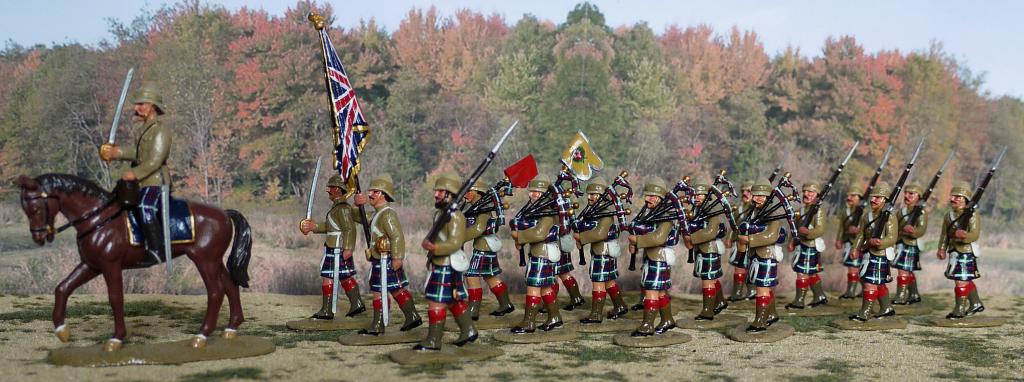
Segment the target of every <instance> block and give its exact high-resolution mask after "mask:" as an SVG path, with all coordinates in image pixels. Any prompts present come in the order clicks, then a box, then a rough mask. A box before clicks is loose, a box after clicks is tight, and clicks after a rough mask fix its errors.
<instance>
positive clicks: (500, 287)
mask: <svg viewBox="0 0 1024 382" xmlns="http://www.w3.org/2000/svg"><path fill="white" fill-rule="evenodd" d="M491 293H494V295H495V296H501V295H503V294H505V293H508V287H507V286H505V283H502V282H501V281H499V282H498V283H497V284H494V286H492V287H491Z"/></svg>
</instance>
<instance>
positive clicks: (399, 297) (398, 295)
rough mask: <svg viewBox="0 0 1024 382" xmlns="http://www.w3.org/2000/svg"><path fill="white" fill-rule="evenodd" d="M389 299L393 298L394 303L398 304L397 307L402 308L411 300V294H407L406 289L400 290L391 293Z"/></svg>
mask: <svg viewBox="0 0 1024 382" xmlns="http://www.w3.org/2000/svg"><path fill="white" fill-rule="evenodd" d="M391 297H394V298H395V302H397V303H398V306H402V305H405V303H406V302H409V300H411V299H412V294H409V291H408V290H407V289H405V288H402V289H399V290H398V291H396V292H394V293H391Z"/></svg>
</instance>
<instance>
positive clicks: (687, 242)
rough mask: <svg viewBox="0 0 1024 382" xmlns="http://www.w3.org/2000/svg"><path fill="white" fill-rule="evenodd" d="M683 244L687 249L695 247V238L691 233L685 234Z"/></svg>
mask: <svg viewBox="0 0 1024 382" xmlns="http://www.w3.org/2000/svg"><path fill="white" fill-rule="evenodd" d="M683 245H685V246H686V249H693V238H692V237H690V235H686V236H683Z"/></svg>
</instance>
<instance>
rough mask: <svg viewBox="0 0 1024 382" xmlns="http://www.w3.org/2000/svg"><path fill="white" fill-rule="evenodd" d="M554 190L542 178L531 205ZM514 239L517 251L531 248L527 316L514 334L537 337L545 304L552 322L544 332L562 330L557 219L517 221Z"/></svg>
mask: <svg viewBox="0 0 1024 382" xmlns="http://www.w3.org/2000/svg"><path fill="white" fill-rule="evenodd" d="M550 186H551V182H550V181H549V180H547V179H546V178H545V177H543V176H538V177H537V178H534V179H533V180H531V181H530V183H529V184H528V185H527V187H526V190H527V191H529V193H530V194H529V196H530V201H531V202H534V201H536V200H537V199H539V198H540V197H541V195H543V194H544V192H545V191H546V190H547V189H548V187H550ZM511 226H512V228H513V231H512V238H513V239H514V240H515V241H516V247H517V248H520V247H522V246H523V245H526V244H529V245H530V260H529V264H528V265H527V271H526V305H525V306H526V308H525V312H524V313H523V321H522V322H520V323H519V324H517V325H516V326H514V327H512V330H511V331H512V333H515V334H523V333H533V332H535V331H536V330H537V324H536V319H537V312H538V311H539V310H540V309H539V305H540V303H541V302H542V301H543V302H544V307H545V308H546V309H547V315H548V318H547V320H546V321H545V322H544V324H542V325H541V326H540V329H541V330H543V331H550V330H552V329H555V328H557V327H560V326H562V324H563V322H562V316H561V314H560V313H559V311H558V305H557V304H555V298H556V297H555V293H554V290H553V289H554V285H555V264H556V263H557V261H552V260H551V259H552V258H553V257H555V256H558V257H561V250H560V249H559V248H558V227H557V226H555V217H553V216H544V217H541V218H539V219H537V220H536V221H520V220H518V219H513V221H512V222H511Z"/></svg>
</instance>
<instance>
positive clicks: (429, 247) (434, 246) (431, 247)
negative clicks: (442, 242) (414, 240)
mask: <svg viewBox="0 0 1024 382" xmlns="http://www.w3.org/2000/svg"><path fill="white" fill-rule="evenodd" d="M420 246H421V247H423V249H425V250H427V251H428V252H434V251H436V250H437V244H434V243H432V242H430V240H423V243H420Z"/></svg>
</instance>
